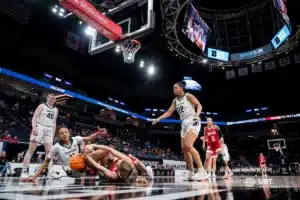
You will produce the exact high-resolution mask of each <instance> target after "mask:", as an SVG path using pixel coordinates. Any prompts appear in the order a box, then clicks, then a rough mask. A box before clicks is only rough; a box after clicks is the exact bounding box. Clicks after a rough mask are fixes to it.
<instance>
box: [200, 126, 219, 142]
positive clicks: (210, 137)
mask: <svg viewBox="0 0 300 200" xmlns="http://www.w3.org/2000/svg"><path fill="white" fill-rule="evenodd" d="M219 130H220V128H219V127H218V126H216V125H213V126H212V127H211V128H208V127H207V126H206V127H204V136H205V139H206V141H207V144H208V145H209V144H212V143H219V142H220V138H219Z"/></svg>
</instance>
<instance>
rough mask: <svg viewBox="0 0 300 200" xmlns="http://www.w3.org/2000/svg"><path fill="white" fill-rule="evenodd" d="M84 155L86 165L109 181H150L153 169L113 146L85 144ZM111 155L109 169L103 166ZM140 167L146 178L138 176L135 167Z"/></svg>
mask: <svg viewBox="0 0 300 200" xmlns="http://www.w3.org/2000/svg"><path fill="white" fill-rule="evenodd" d="M84 149H85V151H84V155H85V156H86V158H87V161H88V166H89V167H92V168H93V169H95V170H97V171H100V172H102V173H103V174H104V176H105V177H107V178H108V179H109V180H110V181H126V182H132V181H133V182H145V183H146V182H148V181H149V180H150V181H152V180H153V178H154V176H153V171H152V168H151V167H150V166H147V167H146V166H145V165H144V164H143V163H142V162H141V161H140V160H139V159H137V158H135V157H134V156H132V155H128V156H127V155H125V154H123V153H121V152H119V151H117V150H115V149H113V148H110V147H108V146H105V145H96V144H92V145H87V146H86V147H85V148H84ZM109 155H111V156H113V162H112V164H111V165H110V166H109V169H107V168H105V167H104V166H105V165H107V160H108V156H109ZM138 168H139V169H141V170H142V171H143V172H144V173H145V174H147V177H148V179H145V178H143V177H141V176H138V175H139V174H138V171H137V169H138Z"/></svg>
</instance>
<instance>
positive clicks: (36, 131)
mask: <svg viewBox="0 0 300 200" xmlns="http://www.w3.org/2000/svg"><path fill="white" fill-rule="evenodd" d="M32 134H33V135H35V136H37V135H38V129H37V127H33V128H32Z"/></svg>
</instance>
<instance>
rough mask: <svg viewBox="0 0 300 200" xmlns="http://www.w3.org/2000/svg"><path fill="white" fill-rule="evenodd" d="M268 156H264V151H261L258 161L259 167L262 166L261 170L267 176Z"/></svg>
mask: <svg viewBox="0 0 300 200" xmlns="http://www.w3.org/2000/svg"><path fill="white" fill-rule="evenodd" d="M266 161H267V159H266V157H265V156H264V154H263V153H260V154H259V156H258V163H259V167H260V170H261V174H262V176H267V170H266V169H267V165H266Z"/></svg>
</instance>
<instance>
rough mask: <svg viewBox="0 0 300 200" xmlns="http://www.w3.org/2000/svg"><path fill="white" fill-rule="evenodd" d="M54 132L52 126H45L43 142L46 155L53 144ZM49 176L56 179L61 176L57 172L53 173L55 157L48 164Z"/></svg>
mask: <svg viewBox="0 0 300 200" xmlns="http://www.w3.org/2000/svg"><path fill="white" fill-rule="evenodd" d="M53 134H54V131H53V128H52V127H44V128H43V137H42V140H41V143H42V144H43V145H44V147H45V153H46V156H48V154H49V152H50V150H51V148H52V146H53V138H54V135H53ZM47 178H56V179H58V178H61V176H60V175H58V174H57V173H53V159H52V160H51V161H50V163H49V164H48V175H47Z"/></svg>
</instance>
